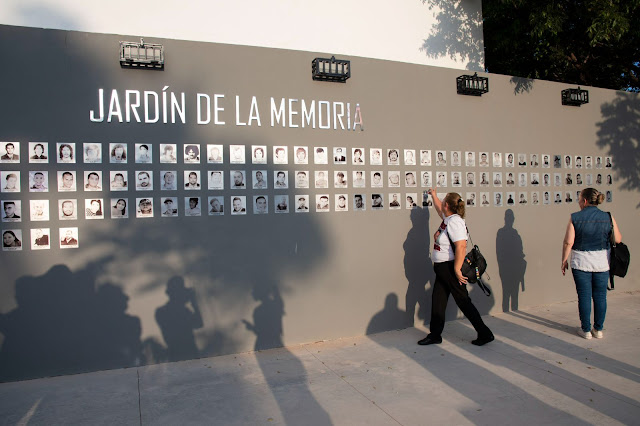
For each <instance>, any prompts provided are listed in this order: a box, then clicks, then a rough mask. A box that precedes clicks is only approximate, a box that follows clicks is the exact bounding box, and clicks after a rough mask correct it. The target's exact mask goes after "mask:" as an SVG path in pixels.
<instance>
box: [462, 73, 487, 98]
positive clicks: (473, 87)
mask: <svg viewBox="0 0 640 426" xmlns="http://www.w3.org/2000/svg"><path fill="white" fill-rule="evenodd" d="M456 89H457V91H458V95H468V96H482V95H483V94H484V93H487V92H488V91H489V79H488V78H487V77H478V73H475V74H474V75H461V76H460V77H457V78H456Z"/></svg>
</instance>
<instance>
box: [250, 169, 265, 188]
mask: <svg viewBox="0 0 640 426" xmlns="http://www.w3.org/2000/svg"><path fill="white" fill-rule="evenodd" d="M267 173H268V172H267V171H266V170H252V171H251V176H252V186H253V189H267V188H269V182H267V180H266V179H265V177H266V176H267Z"/></svg>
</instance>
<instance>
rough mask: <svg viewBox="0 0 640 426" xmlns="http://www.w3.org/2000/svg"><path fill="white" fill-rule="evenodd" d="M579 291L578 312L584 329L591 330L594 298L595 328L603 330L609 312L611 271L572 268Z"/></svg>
mask: <svg viewBox="0 0 640 426" xmlns="http://www.w3.org/2000/svg"><path fill="white" fill-rule="evenodd" d="M571 272H572V273H573V281H574V282H575V283H576V291H577V292H578V312H579V314H580V325H581V327H582V331H585V332H587V331H591V299H593V328H595V329H596V330H598V331H601V330H602V327H603V325H604V317H605V315H606V313H607V282H608V281H609V271H606V272H586V271H581V270H579V269H572V270H571Z"/></svg>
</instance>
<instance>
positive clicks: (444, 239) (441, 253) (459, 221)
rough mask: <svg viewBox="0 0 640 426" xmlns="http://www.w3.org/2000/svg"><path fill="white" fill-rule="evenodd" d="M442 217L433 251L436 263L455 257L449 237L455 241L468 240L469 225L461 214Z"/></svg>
mask: <svg viewBox="0 0 640 426" xmlns="http://www.w3.org/2000/svg"><path fill="white" fill-rule="evenodd" d="M442 219H443V221H442V223H441V224H440V235H438V238H436V240H435V241H434V242H433V250H432V251H431V260H432V261H433V262H434V263H440V262H448V261H450V260H454V259H455V251H454V249H453V247H451V241H449V237H451V240H452V241H453V242H456V241H460V240H465V241H466V240H467V225H466V223H465V222H464V219H463V218H461V217H460V215H458V214H452V215H451V216H448V217H444V215H443V217H442ZM447 234H448V236H447Z"/></svg>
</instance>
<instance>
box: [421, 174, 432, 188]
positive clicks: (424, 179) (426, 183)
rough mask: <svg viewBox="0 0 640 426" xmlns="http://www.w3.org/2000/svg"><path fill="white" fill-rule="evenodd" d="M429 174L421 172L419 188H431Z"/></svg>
mask: <svg viewBox="0 0 640 426" xmlns="http://www.w3.org/2000/svg"><path fill="white" fill-rule="evenodd" d="M431 182H432V180H431V172H422V175H421V177H420V186H421V187H423V188H431V186H432V185H431Z"/></svg>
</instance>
